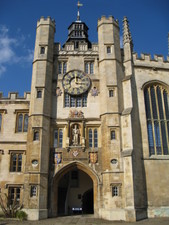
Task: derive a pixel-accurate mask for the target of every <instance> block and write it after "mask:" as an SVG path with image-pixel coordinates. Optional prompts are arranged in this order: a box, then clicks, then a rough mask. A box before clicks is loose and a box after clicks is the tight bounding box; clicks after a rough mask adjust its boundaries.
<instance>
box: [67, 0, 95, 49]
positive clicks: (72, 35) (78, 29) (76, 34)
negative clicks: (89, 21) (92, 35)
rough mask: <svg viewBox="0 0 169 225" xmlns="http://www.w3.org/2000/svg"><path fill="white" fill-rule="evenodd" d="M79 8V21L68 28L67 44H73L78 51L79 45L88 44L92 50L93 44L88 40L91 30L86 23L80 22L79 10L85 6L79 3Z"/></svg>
mask: <svg viewBox="0 0 169 225" xmlns="http://www.w3.org/2000/svg"><path fill="white" fill-rule="evenodd" d="M77 6H78V11H77V20H76V21H75V22H72V24H71V25H70V26H69V27H68V39H67V41H66V43H69V42H72V43H73V44H74V47H75V49H78V47H79V43H87V44H88V48H91V42H90V41H89V40H88V30H89V28H88V27H87V25H86V24H85V23H84V22H82V21H81V20H80V11H79V8H80V7H81V6H83V5H82V4H81V3H80V2H79V1H78V3H77ZM66 43H65V44H66ZM65 44H64V45H65Z"/></svg>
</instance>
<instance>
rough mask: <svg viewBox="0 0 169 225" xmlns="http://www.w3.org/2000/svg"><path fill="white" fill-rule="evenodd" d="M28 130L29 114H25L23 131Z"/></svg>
mask: <svg viewBox="0 0 169 225" xmlns="http://www.w3.org/2000/svg"><path fill="white" fill-rule="evenodd" d="M27 131H28V114H25V117H24V128H23V132H27Z"/></svg>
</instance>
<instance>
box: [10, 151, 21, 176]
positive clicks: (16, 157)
mask: <svg viewBox="0 0 169 225" xmlns="http://www.w3.org/2000/svg"><path fill="white" fill-rule="evenodd" d="M21 170H22V154H21V153H19V154H18V153H12V154H11V167H10V171H11V172H21Z"/></svg>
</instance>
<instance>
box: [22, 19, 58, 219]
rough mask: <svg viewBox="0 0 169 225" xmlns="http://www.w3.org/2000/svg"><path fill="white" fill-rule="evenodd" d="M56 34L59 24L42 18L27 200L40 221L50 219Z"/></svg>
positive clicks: (31, 116)
mask: <svg viewBox="0 0 169 225" xmlns="http://www.w3.org/2000/svg"><path fill="white" fill-rule="evenodd" d="M54 33H55V22H54V21H53V20H51V18H49V17H48V18H47V19H44V18H43V17H42V18H41V19H40V21H38V23H37V31H36V41H35V52H34V61H33V72H32V85H31V101H30V111H29V129H28V145H27V157H26V166H25V198H24V199H25V202H24V205H25V208H29V212H30V211H31V210H32V214H34V215H33V217H34V218H37V219H38V218H43V217H46V216H47V196H48V169H49V154H50V152H49V149H50V136H49V133H50V116H51V93H52V74H53V46H54ZM31 188H36V189H37V192H38V196H39V198H37V199H36V200H34V199H33V198H31V199H30V192H31V190H30V189H31ZM28 199H29V201H28Z"/></svg>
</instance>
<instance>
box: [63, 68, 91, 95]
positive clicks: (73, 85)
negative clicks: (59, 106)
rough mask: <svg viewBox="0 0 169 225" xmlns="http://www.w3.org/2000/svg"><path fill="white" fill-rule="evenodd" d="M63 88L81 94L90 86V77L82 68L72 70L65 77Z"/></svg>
mask: <svg viewBox="0 0 169 225" xmlns="http://www.w3.org/2000/svg"><path fill="white" fill-rule="evenodd" d="M62 84H63V88H64V90H65V92H67V93H69V94H71V95H80V94H83V93H84V92H86V91H87V90H88V88H89V87H90V78H89V77H88V76H87V75H86V74H85V73H84V72H82V71H80V70H72V71H69V72H68V73H66V74H65V75H64V77H63V81H62Z"/></svg>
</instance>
